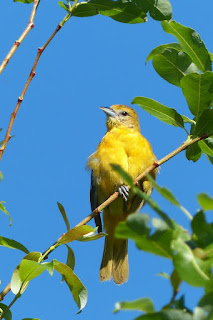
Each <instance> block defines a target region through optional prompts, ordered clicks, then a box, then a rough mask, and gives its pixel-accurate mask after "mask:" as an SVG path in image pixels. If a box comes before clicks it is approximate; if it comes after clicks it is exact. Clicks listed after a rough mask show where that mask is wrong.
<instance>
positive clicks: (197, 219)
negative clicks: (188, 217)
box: [191, 194, 213, 248]
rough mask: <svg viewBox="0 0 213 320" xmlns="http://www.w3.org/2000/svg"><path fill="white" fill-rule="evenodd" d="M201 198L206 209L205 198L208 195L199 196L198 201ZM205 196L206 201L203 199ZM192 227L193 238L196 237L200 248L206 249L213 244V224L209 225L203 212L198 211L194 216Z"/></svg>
mask: <svg viewBox="0 0 213 320" xmlns="http://www.w3.org/2000/svg"><path fill="white" fill-rule="evenodd" d="M199 196H200V200H201V203H202V204H203V205H204V207H206V202H205V200H206V199H205V196H207V195H205V194H199V195H198V201H199ZM203 196H204V199H203ZM207 197H208V196H207ZM210 200H212V199H210ZM207 201H208V200H207ZM212 202H213V200H212ZM207 207H208V205H207ZM191 227H192V231H193V238H194V235H196V239H195V241H196V243H197V245H198V246H199V247H200V248H205V247H206V246H208V245H209V244H211V243H212V242H213V224H209V223H207V222H206V218H205V215H204V212H203V211H198V212H197V213H196V215H195V216H194V218H193V220H192V222H191Z"/></svg>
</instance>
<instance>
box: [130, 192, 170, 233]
mask: <svg viewBox="0 0 213 320" xmlns="http://www.w3.org/2000/svg"><path fill="white" fill-rule="evenodd" d="M133 191H134V192H135V193H136V194H137V195H138V196H139V197H140V198H141V199H144V200H145V201H146V202H147V203H148V204H149V205H150V207H151V208H152V209H153V210H154V211H155V212H156V213H157V214H158V215H159V217H160V218H161V219H162V220H163V221H164V222H165V223H166V224H167V226H168V227H169V228H171V229H174V222H173V221H172V220H171V219H170V218H169V216H168V215H167V214H166V213H165V212H163V211H162V210H161V208H160V206H159V205H158V204H157V203H156V202H155V201H154V200H153V199H151V198H150V196H148V195H147V194H146V193H145V192H143V191H141V190H140V189H139V188H136V187H135V188H134V189H133Z"/></svg>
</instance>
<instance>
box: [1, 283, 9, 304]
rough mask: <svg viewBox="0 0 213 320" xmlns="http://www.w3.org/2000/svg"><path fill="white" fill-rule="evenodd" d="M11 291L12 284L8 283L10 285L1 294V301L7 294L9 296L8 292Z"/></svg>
mask: <svg viewBox="0 0 213 320" xmlns="http://www.w3.org/2000/svg"><path fill="white" fill-rule="evenodd" d="M10 290H11V287H10V283H8V285H7V286H6V287H5V288H4V290H2V292H1V293H0V301H2V300H3V299H4V297H5V296H6V294H8V292H10Z"/></svg>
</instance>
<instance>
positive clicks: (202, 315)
mask: <svg viewBox="0 0 213 320" xmlns="http://www.w3.org/2000/svg"><path fill="white" fill-rule="evenodd" d="M207 319H209V318H207V315H206V312H205V310H204V309H202V308H200V307H196V308H195V309H194V312H193V320H207Z"/></svg>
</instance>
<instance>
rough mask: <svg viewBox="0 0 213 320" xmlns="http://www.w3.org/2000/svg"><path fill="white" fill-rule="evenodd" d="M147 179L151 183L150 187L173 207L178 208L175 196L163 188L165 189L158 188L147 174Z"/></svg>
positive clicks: (178, 204)
mask: <svg viewBox="0 0 213 320" xmlns="http://www.w3.org/2000/svg"><path fill="white" fill-rule="evenodd" d="M147 178H148V180H149V181H150V182H151V183H152V185H153V186H154V187H155V188H156V190H157V191H158V192H159V193H160V194H161V195H162V196H163V197H164V198H166V199H167V200H169V201H170V202H171V203H172V204H174V205H175V206H178V207H180V206H181V205H180V203H179V202H178V201H177V199H176V198H175V196H174V195H173V194H172V192H171V191H170V190H169V189H167V188H165V187H160V186H159V185H158V184H157V183H156V182H155V180H154V179H153V178H152V176H151V175H150V174H147Z"/></svg>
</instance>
